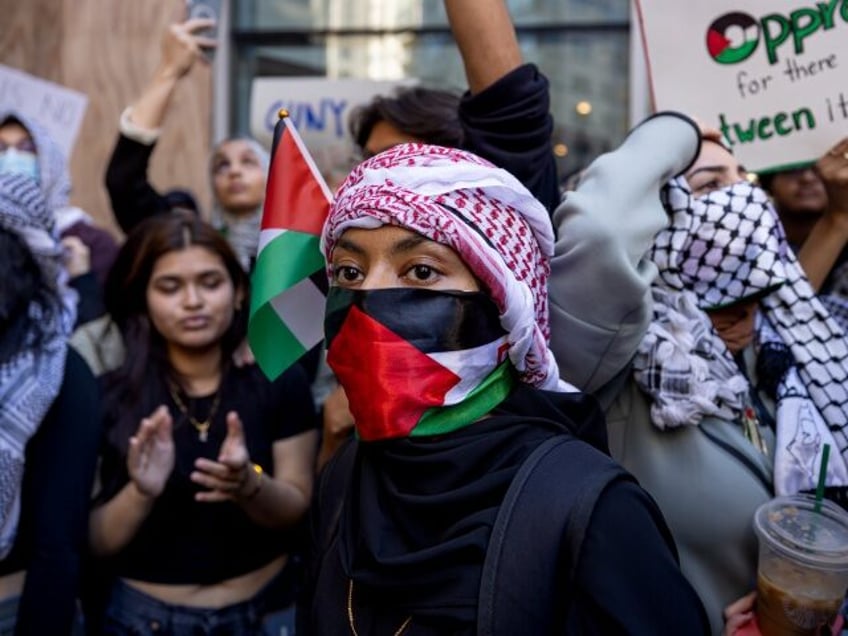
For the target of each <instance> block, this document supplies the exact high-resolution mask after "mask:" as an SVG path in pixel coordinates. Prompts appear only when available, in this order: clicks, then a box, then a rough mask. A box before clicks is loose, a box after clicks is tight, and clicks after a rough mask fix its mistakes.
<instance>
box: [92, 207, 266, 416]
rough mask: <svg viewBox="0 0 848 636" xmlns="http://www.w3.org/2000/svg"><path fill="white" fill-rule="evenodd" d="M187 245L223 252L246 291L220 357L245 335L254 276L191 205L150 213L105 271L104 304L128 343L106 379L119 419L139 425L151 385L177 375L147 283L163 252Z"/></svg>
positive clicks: (109, 407) (110, 410)
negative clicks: (155, 323)
mask: <svg viewBox="0 0 848 636" xmlns="http://www.w3.org/2000/svg"><path fill="white" fill-rule="evenodd" d="M188 247H203V248H206V249H207V250H209V251H210V252H212V253H213V254H217V255H218V256H219V257H221V260H222V261H223V262H224V267H225V268H226V270H227V273H228V274H229V276H230V279H231V280H232V283H233V287H234V288H235V289H236V290H237V291H238V290H242V291H243V293H244V301H243V302H242V303H241V306H240V307H237V308H236V309H235V311H234V313H233V320H232V322H231V323H230V326H229V327H228V328H227V330H226V331H225V332H224V334H223V336H222V337H221V341H220V344H221V356H222V360H224V361H228V360H230V359H231V358H232V355H233V352H234V351H235V350H236V348H237V347H238V346H239V344H241V342H242V341H243V340H244V337H245V334H246V333H247V306H248V296H249V289H250V280H249V279H248V276H247V274H246V273H245V271H244V269H242V267H241V265H240V264H239V261H238V259H237V258H236V255H235V253H234V252H233V250H232V248H231V247H230V246H229V244H228V243H227V241H226V240H225V239H224V237H223V236H221V234H220V233H219V232H218V231H217V230H215V229H214V228H213V227H212V226H211V225H209V224H208V223H206V222H205V221H203V220H201V219H200V218H198V217H197V216H196V215H195V214H192V213H191V212H187V211H174V212H172V213H170V214H167V215H160V216H156V217H153V218H150V219H147V220H146V221H144V222H143V223H141V224H139V225H138V226H137V227H136V228H135V229H134V230H133V231H132V232H130V234H129V235H128V236H127V239H126V241H125V242H124V245H123V246H122V247H121V249H120V251H119V252H118V255H117V257H116V259H115V262H114V264H113V265H112V268H111V269H110V270H109V274H108V276H107V277H106V285H105V290H104V296H105V304H106V309H107V311H108V312H109V314H110V316H111V317H112V320H113V321H114V322H115V324H116V325H117V326H118V328H119V329H120V331H121V335H122V336H123V339H124V345H125V347H126V356H125V359H124V362H123V364H122V365H121V366H120V367H119V368H118V369H117V370H115V371H114V372H112V373H110V374H109V376H108V377H107V380H106V396H105V399H104V403H105V404H104V407H105V409H106V414H107V417H110V416H111V417H114V418H115V420H116V421H117V420H123V419H125V418H124V414H127V415H128V418H129V419H130V420H131V425H132V426H133V427H134V426H137V424H138V420H137V419H136V418H137V417H138V415H139V412H138V409H139V407H143V408H147V407H150V406H155V405H145V404H143V402H144V399H143V398H144V396H145V395H146V394H147V393H148V391H149V389H150V388H151V387H152V386H154V385H157V384H158V383H159V382H160V381H161V378H163V377H165V378H172V379H176V378H174V376H175V373H174V369H173V367H172V365H171V363H170V361H169V359H168V355H167V349H166V345H165V341H164V338H162V336H161V335H160V334H159V332H158V331H156V329H155V328H154V327H153V324H152V323H151V320H150V315H149V313H148V308H147V286H148V284H149V283H150V277H151V276H152V274H153V268H154V267H155V265H156V262H157V261H158V260H159V259H160V258H161V257H162V256H164V255H165V254H168V253H169V252H174V251H179V250H183V249H186V248H188ZM225 363H226V362H225ZM130 414H131V416H130ZM144 415H146V413H144ZM133 430H134V429H133Z"/></svg>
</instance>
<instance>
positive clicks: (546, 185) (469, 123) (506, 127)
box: [459, 64, 561, 212]
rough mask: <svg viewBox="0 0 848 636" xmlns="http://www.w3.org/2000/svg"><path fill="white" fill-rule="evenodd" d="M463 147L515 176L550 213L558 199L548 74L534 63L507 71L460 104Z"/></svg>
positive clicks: (557, 203)
mask: <svg viewBox="0 0 848 636" xmlns="http://www.w3.org/2000/svg"><path fill="white" fill-rule="evenodd" d="M459 119H460V122H461V123H462V127H463V129H464V130H465V149H466V150H469V151H471V152H473V153H475V154H477V155H480V156H481V157H483V158H485V159H488V160H489V161H491V162H492V163H493V164H495V165H496V166H499V167H501V168H503V169H505V170H507V171H509V172H510V173H512V175H513V176H514V177H515V178H517V179H518V180H519V181H521V183H523V184H524V186H525V187H526V188H527V189H528V190H530V192H532V193H533V195H534V196H535V197H536V198H537V199H539V201H541V202H542V204H543V205H544V206H545V207H546V208H547V209H548V211H549V212H553V211H554V209H556V207H557V205H559V202H560V198H561V197H560V191H559V184H558V182H557V168H556V161H555V160H554V154H553V149H552V146H551V136H552V135H553V129H554V123H553V118H552V117H551V114H550V95H549V90H548V80H547V78H546V77H545V76H544V75H542V74H541V73H540V72H539V69H537V68H536V66H535V65H533V64H524V65H523V66H519V67H518V68H516V69H515V70H513V71H512V72H510V73H507V74H506V75H504V76H503V77H502V78H500V79H499V80H498V81H497V82H495V83H494V84H492V85H491V86H488V87H487V88H486V89H484V90H482V91H480V92H479V93H477V94H476V95H471V94H470V93H466V94H465V95H464V96H463V98H462V101H461V102H460V105H459Z"/></svg>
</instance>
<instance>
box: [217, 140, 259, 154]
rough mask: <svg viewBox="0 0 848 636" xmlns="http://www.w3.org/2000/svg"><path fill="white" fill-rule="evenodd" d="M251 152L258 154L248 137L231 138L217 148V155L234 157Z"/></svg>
mask: <svg viewBox="0 0 848 636" xmlns="http://www.w3.org/2000/svg"><path fill="white" fill-rule="evenodd" d="M245 153H249V154H251V155H253V156H256V150H255V149H254V147H253V145H252V144H251V143H250V142H249V141H247V140H246V139H229V140H227V141H223V142H221V144H220V145H219V146H218V147H217V148H216V149H215V155H216V156H223V157H233V156H239V155H242V154H245Z"/></svg>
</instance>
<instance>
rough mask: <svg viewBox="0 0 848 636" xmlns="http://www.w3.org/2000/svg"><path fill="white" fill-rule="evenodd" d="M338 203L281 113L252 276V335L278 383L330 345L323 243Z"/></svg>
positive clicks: (252, 344) (264, 366)
mask: <svg viewBox="0 0 848 636" xmlns="http://www.w3.org/2000/svg"><path fill="white" fill-rule="evenodd" d="M332 199H333V196H332V194H331V193H330V189H329V188H328V187H327V184H326V183H325V182H324V179H323V177H322V176H321V173H320V172H319V171H318V168H317V167H316V166H315V162H314V161H313V160H312V157H311V156H310V155H309V152H308V151H307V150H306V146H304V144H303V141H302V140H301V138H300V136H299V135H298V134H297V130H295V127H294V125H293V124H292V123H291V121H289V119H288V113H287V112H286V111H284V110H281V111H280V119H279V121H278V122H277V125H276V127H275V129H274V145H273V147H272V149H271V164H270V166H269V168H268V183H267V185H266V189H265V206H264V208H263V211H262V231H261V233H260V235H259V252H258V254H257V256H256V265H255V267H254V269H253V273H252V275H251V287H252V291H251V298H250V320H249V323H248V328H247V339H248V342H249V343H250V348H251V351H253V355H254V356H255V357H256V362H257V364H258V365H259V368H260V369H262V372H263V373H264V374H265V375H266V376H267V377H268V378H269V379H271V380H274V379H275V378H277V377H278V376H279V375H280V374H281V373H282V372H283V371H285V370H286V369H287V368H288V367H290V366H291V365H292V364H294V362H296V361H297V359H298V358H300V357H301V356H302V355H303V354H304V353H306V352H307V351H309V350H310V349H311V348H312V347H314V346H315V345H317V344H318V343H319V342H321V340H322V338H323V337H324V335H323V330H322V325H321V322H322V321H321V317H322V316H323V314H324V303H325V293H324V291H323V289H322V287H321V285H322V279H323V278H324V257H323V256H322V255H321V251H320V250H319V237H320V235H321V228H322V227H323V226H324V220H325V219H326V218H327V214H328V212H329V209H330V203H331V202H332Z"/></svg>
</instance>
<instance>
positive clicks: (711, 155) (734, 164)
mask: <svg viewBox="0 0 848 636" xmlns="http://www.w3.org/2000/svg"><path fill="white" fill-rule="evenodd" d="M704 166H721V167H724V168H727V169H729V170H732V171H737V170H739V168H740V167H741V166H740V164H739V161H738V160H737V159H736V157H734V156H733V155H732V154H730V152H729V151H728V150H727V149H726V148H724V146H722V145H721V144H717V143H715V142H714V141H708V140H704V142H703V143H702V144H701V152H700V154H699V155H698V158H697V159H696V160H695V163H693V164H692V167H691V168H689V172H690V173H691V172H693V171H695V170H697V169H698V168H701V167H704Z"/></svg>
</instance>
